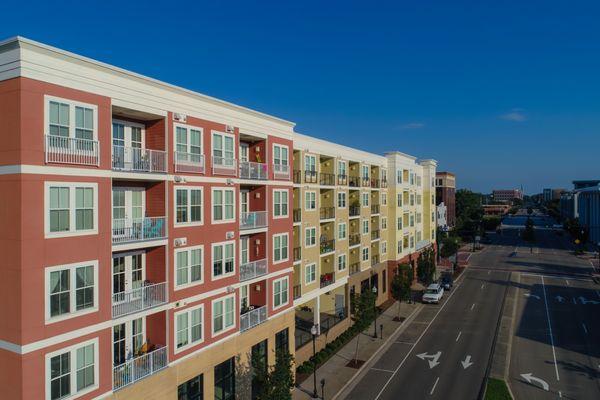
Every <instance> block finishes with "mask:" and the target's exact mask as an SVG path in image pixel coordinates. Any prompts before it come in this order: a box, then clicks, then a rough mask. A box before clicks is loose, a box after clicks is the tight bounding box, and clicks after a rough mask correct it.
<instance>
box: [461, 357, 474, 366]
mask: <svg viewBox="0 0 600 400" xmlns="http://www.w3.org/2000/svg"><path fill="white" fill-rule="evenodd" d="M460 363H461V364H462V366H463V369H467V368H469V367H470V366H471V365H473V363H472V362H471V356H466V357H465V361H461V362H460Z"/></svg>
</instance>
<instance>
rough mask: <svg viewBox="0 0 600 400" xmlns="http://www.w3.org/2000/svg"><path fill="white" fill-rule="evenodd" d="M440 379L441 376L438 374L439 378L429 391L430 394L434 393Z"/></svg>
mask: <svg viewBox="0 0 600 400" xmlns="http://www.w3.org/2000/svg"><path fill="white" fill-rule="evenodd" d="M439 380H440V377H439V376H438V377H437V379H436V380H435V383H434V384H433V387H432V388H431V392H429V394H430V395H432V394H433V392H434V391H435V387H436V386H437V383H438V381H439Z"/></svg>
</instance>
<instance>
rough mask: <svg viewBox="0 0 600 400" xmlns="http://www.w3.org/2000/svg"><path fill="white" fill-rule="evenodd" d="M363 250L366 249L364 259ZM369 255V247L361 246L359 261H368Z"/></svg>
mask: <svg viewBox="0 0 600 400" xmlns="http://www.w3.org/2000/svg"><path fill="white" fill-rule="evenodd" d="M365 250H366V253H367V259H366V260H365ZM369 256H370V255H369V248H368V247H363V248H362V249H361V250H360V259H361V261H363V262H364V261H369Z"/></svg>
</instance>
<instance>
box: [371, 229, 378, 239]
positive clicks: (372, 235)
mask: <svg viewBox="0 0 600 400" xmlns="http://www.w3.org/2000/svg"><path fill="white" fill-rule="evenodd" d="M375 239H379V229H373V230H372V231H371V240H375Z"/></svg>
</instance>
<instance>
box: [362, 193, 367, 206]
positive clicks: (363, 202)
mask: <svg viewBox="0 0 600 400" xmlns="http://www.w3.org/2000/svg"><path fill="white" fill-rule="evenodd" d="M362 206H363V207H368V206H369V193H368V192H363V193H362Z"/></svg>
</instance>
